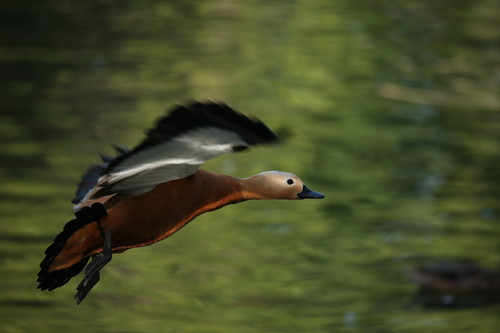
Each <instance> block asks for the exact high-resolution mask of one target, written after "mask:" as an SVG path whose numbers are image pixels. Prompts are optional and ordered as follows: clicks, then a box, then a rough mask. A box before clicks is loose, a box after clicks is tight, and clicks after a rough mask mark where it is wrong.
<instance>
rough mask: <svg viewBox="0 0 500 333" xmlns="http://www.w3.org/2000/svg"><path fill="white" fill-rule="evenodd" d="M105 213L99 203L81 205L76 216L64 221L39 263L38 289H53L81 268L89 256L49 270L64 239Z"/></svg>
mask: <svg viewBox="0 0 500 333" xmlns="http://www.w3.org/2000/svg"><path fill="white" fill-rule="evenodd" d="M106 215H107V213H106V208H104V206H103V205H102V204H100V203H94V204H93V205H92V207H83V208H82V209H80V210H79V211H78V212H76V213H75V217H76V218H75V219H73V220H71V221H69V222H68V223H66V225H65V226H64V229H63V231H62V232H61V233H60V234H59V235H57V236H56V238H55V239H54V242H53V243H52V244H51V245H50V246H49V247H48V248H47V250H45V259H43V261H42V262H41V263H40V272H39V273H38V279H37V281H38V282H39V285H38V287H37V288H38V289H41V290H46V289H48V290H53V289H55V288H58V287H60V286H62V285H64V284H65V283H66V282H68V281H69V280H70V279H71V278H72V277H73V276H75V275H77V274H78V273H80V272H81V271H82V270H83V268H84V267H85V265H86V264H87V262H88V260H89V257H84V258H82V259H81V260H79V261H78V262H77V263H75V264H73V265H71V266H69V267H66V268H62V269H56V270H51V269H50V266H51V265H52V263H53V262H54V259H55V258H56V257H57V256H58V255H59V254H60V253H61V251H62V250H63V249H64V246H65V245H66V241H67V240H68V239H69V238H70V237H71V236H72V235H73V234H74V233H75V232H76V231H78V230H79V229H81V228H83V227H84V226H85V225H87V224H89V223H91V222H94V221H99V220H100V219H101V218H103V217H105V216H106Z"/></svg>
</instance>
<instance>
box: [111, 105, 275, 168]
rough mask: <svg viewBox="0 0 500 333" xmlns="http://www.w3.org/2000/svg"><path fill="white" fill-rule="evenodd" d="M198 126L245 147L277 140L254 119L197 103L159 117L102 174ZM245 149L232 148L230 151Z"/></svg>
mask: <svg viewBox="0 0 500 333" xmlns="http://www.w3.org/2000/svg"><path fill="white" fill-rule="evenodd" d="M202 127H215V128H220V129H225V130H229V131H232V132H234V133H236V134H238V136H240V137H241V139H242V140H243V141H245V142H246V143H247V144H248V145H249V146H251V145H255V144H263V143H271V142H274V141H277V140H278V137H277V136H276V134H274V133H273V132H272V131H271V130H270V129H269V128H268V127H267V126H266V125H265V124H264V123H263V122H261V121H260V120H258V119H256V118H253V119H252V118H248V117H247V116H245V115H243V114H242V113H240V112H238V111H236V110H233V109H232V108H230V107H229V106H227V105H226V104H224V103H220V104H217V103H213V102H209V103H199V102H195V103H193V104H191V105H190V106H187V107H185V106H176V107H175V108H174V109H173V110H171V111H170V113H169V114H168V115H167V116H165V117H163V118H161V119H160V120H159V121H158V123H157V124H156V127H155V128H153V129H152V130H150V131H149V132H148V133H147V138H146V139H145V140H144V141H142V142H141V143H140V144H139V145H138V146H137V147H135V148H134V149H133V150H132V151H130V152H129V153H126V154H122V155H121V156H119V157H118V158H116V159H115V160H113V161H112V162H111V163H110V164H109V166H108V168H107V170H106V173H108V172H111V171H112V170H113V168H114V167H115V166H117V165H118V164H119V163H120V162H122V161H123V160H125V159H126V158H128V157H129V156H131V155H133V154H134V153H137V152H139V151H142V150H146V149H148V148H150V147H152V146H156V145H158V144H161V143H163V142H166V141H168V140H170V139H172V138H174V137H176V136H179V135H181V134H183V133H186V132H188V131H190V130H193V129H196V128H202ZM245 148H247V147H245V146H236V147H234V151H240V150H243V149H245Z"/></svg>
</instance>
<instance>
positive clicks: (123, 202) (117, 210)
mask: <svg viewBox="0 0 500 333" xmlns="http://www.w3.org/2000/svg"><path fill="white" fill-rule="evenodd" d="M277 140H278V137H277V136H276V134H274V133H273V132H272V131H271V130H270V129H269V128H268V127H267V126H266V125H265V124H264V123H262V122H261V121H259V120H258V119H255V118H248V117H246V116H245V115H243V114H241V113H239V112H238V111H235V110H233V109H231V108H230V107H229V106H227V105H225V104H222V103H212V102H209V103H196V102H195V103H193V104H191V105H189V106H187V107H184V106H177V107H175V108H173V110H172V111H171V112H170V113H169V114H168V115H167V116H165V117H163V118H161V119H160V120H159V121H158V123H157V124H156V127H155V128H153V129H152V130H150V131H149V132H148V133H147V137H146V139H144V140H143V141H142V142H141V143H140V144H139V145H138V146H137V147H135V148H134V149H133V150H130V151H129V150H127V149H126V148H123V147H117V151H118V153H119V154H118V156H117V157H116V158H110V157H103V158H102V159H103V164H101V165H95V166H93V167H91V168H90V169H89V170H88V171H87V173H86V174H85V175H84V176H83V177H82V180H81V181H80V183H79V185H78V189H77V192H76V195H75V198H74V199H73V201H72V203H74V204H75V207H74V209H75V218H74V219H73V220H71V221H69V222H68V223H67V224H66V225H65V226H64V229H63V231H62V232H61V233H60V234H59V235H57V236H56V238H55V239H54V242H53V243H52V245H50V246H49V247H48V248H47V250H46V251H45V254H46V256H45V259H44V260H43V261H42V262H41V264H40V268H41V270H40V272H39V273H38V282H39V285H38V288H39V289H41V290H46V289H48V290H53V289H55V288H58V287H60V286H62V285H64V284H65V283H66V282H68V281H69V280H70V279H71V278H72V277H73V276H75V275H77V274H78V273H80V272H81V271H82V270H83V269H84V268H85V273H84V277H83V280H82V282H81V283H80V284H79V285H78V287H77V293H76V295H75V299H76V302H77V304H80V302H81V301H82V300H83V299H84V298H85V296H86V295H87V294H88V293H89V291H90V290H91V289H92V287H93V286H94V285H95V284H96V283H97V282H98V281H99V270H100V269H102V268H103V267H104V266H105V265H106V264H107V263H108V262H109V261H110V260H111V258H112V254H113V253H121V252H124V251H126V250H128V249H131V248H134V247H140V246H147V245H150V244H153V243H155V242H158V241H160V240H162V239H165V238H167V237H169V236H170V235H172V234H173V233H175V232H176V231H178V230H179V229H181V228H182V227H183V226H185V225H186V224H187V223H188V222H190V221H191V220H193V219H194V218H195V217H197V216H198V215H200V214H203V213H205V212H209V211H212V210H216V209H219V208H221V207H223V206H225V205H228V204H234V203H238V202H242V201H245V200H252V199H292V200H293V199H295V200H299V199H320V198H324V195H323V194H321V193H319V192H315V191H313V190H311V189H310V188H308V187H307V186H306V185H305V184H304V183H303V182H302V180H300V178H299V177H297V176H296V175H294V174H292V173H288V172H281V171H266V172H262V173H259V174H257V175H254V176H252V177H249V178H236V177H232V176H227V175H221V174H216V173H212V172H208V171H205V170H201V169H198V167H199V166H200V165H201V164H203V163H204V162H205V161H207V160H209V159H211V158H214V157H216V156H218V155H222V154H224V153H232V152H237V151H242V150H245V149H247V148H249V147H250V146H253V145H258V144H268V143H272V142H275V141H277ZM90 259H91V261H90V263H88V261H89V260H90ZM87 263H88V265H87Z"/></svg>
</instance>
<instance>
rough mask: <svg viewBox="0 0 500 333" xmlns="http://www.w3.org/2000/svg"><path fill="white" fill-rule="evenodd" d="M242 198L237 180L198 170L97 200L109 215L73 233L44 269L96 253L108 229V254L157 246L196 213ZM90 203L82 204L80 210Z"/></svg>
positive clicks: (99, 249) (75, 261)
mask: <svg viewBox="0 0 500 333" xmlns="http://www.w3.org/2000/svg"><path fill="white" fill-rule="evenodd" d="M246 199H247V195H245V192H244V191H242V189H241V180H240V179H238V178H235V177H231V176H225V175H219V174H215V173H211V172H208V171H204V170H198V171H197V172H196V173H195V174H194V175H192V176H189V177H187V178H183V179H177V180H173V181H169V182H167V183H163V184H160V185H158V186H157V187H156V188H154V189H153V190H152V191H150V192H147V193H144V194H142V195H138V196H128V197H127V196H123V197H121V198H120V196H119V195H115V196H111V197H107V198H105V199H104V200H102V199H101V200H98V201H99V202H101V203H103V204H104V206H105V207H106V208H107V213H108V215H107V216H106V217H104V218H102V219H101V220H100V221H96V222H92V223H90V224H87V225H86V226H85V227H83V228H81V229H79V230H78V231H76V232H75V233H74V234H73V235H72V236H71V237H70V238H69V239H68V240H67V241H66V244H65V246H64V248H63V250H62V251H61V253H59V255H57V257H56V258H55V259H54V261H53V262H52V264H51V266H50V268H49V271H53V270H58V269H64V268H67V267H70V266H72V265H74V264H75V263H77V262H79V261H80V260H82V259H83V258H85V257H88V256H90V255H93V254H97V253H99V252H101V251H102V247H103V238H102V231H107V230H111V231H112V243H111V244H112V250H113V252H116V253H119V252H123V251H125V250H127V249H130V248H134V247H140V246H146V245H150V244H152V243H155V242H158V241H160V240H162V239H165V238H167V237H168V236H170V235H172V234H173V233H175V232H176V231H177V230H179V229H180V228H182V227H183V226H185V225H186V224H187V223H188V222H190V221H191V220H193V219H194V218H195V217H196V216H198V215H200V214H203V213H205V212H208V211H212V210H215V209H218V208H221V207H223V206H225V205H227V204H231V203H236V202H241V201H243V200H246ZM94 202H95V201H88V202H85V203H84V204H83V206H87V205H91V204H92V203H94Z"/></svg>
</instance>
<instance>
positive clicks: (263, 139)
mask: <svg viewBox="0 0 500 333" xmlns="http://www.w3.org/2000/svg"><path fill="white" fill-rule="evenodd" d="M176 118H177V119H178V121H179V122H182V121H186V124H185V126H186V127H187V128H186V130H189V129H192V128H195V127H200V126H214V127H220V128H224V129H228V130H233V131H234V132H236V133H237V134H238V135H240V136H241V137H242V139H243V140H245V141H246V142H247V143H248V144H249V145H254V144H265V143H272V142H276V141H278V140H279V137H278V136H277V135H276V134H275V133H274V132H273V131H272V130H270V129H269V127H267V125H266V124H264V123H263V122H262V121H261V120H260V119H258V118H256V117H252V116H246V115H244V114H243V113H241V112H239V111H237V110H235V109H233V108H231V107H230V106H229V105H227V104H226V103H224V102H222V101H212V100H207V101H204V102H199V101H190V102H189V103H186V106H182V105H176V106H175V107H173V108H172V109H171V110H170V112H169V114H168V116H167V117H164V118H163V119H161V120H160V121H159V122H158V125H160V123H161V122H162V121H167V120H169V119H176ZM157 128H158V127H157ZM154 130H155V129H153V130H152V131H150V132H149V133H151V132H153V131H154ZM182 132H184V131H182Z"/></svg>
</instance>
